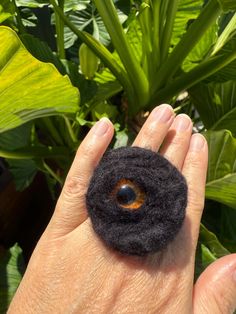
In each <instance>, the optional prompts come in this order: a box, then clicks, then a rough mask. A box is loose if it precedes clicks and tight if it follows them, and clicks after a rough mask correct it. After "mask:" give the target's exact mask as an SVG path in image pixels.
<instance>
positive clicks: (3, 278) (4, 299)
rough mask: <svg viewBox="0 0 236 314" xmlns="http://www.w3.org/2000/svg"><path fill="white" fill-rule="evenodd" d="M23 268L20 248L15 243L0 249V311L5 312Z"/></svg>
mask: <svg viewBox="0 0 236 314" xmlns="http://www.w3.org/2000/svg"><path fill="white" fill-rule="evenodd" d="M24 269H25V265H24V261H23V256H22V250H21V248H20V247H19V246H18V245H17V244H15V245H14V246H13V247H12V248H10V249H9V250H7V251H3V250H1V251H0V300H1V302H0V313H6V312H7V309H8V306H9V304H10V302H11V300H12V297H13V296H14V294H15V292H16V289H17V287H18V285H19V283H20V281H21V279H22V275H23V272H24Z"/></svg>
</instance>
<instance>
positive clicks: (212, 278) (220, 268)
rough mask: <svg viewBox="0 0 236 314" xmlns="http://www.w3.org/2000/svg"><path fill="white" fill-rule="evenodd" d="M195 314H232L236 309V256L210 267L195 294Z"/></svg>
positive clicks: (199, 281) (195, 288)
mask: <svg viewBox="0 0 236 314" xmlns="http://www.w3.org/2000/svg"><path fill="white" fill-rule="evenodd" d="M193 308H194V311H193V312H194V314H208V313H209V314H212V313H214V314H218V313H219V314H221V313H224V314H231V313H233V312H234V311H235V309H236V254H231V255H227V256H224V257H222V258H220V259H219V260H217V261H216V262H214V263H213V264H211V265H210V266H208V268H207V269H206V270H205V271H204V272H203V273H202V274H201V276H200V277H199V278H198V280H197V282H196V284H195V287H194V294H193Z"/></svg>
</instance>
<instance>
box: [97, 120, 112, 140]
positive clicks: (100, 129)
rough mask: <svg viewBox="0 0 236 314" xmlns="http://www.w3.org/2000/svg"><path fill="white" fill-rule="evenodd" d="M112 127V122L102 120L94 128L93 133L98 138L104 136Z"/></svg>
mask: <svg viewBox="0 0 236 314" xmlns="http://www.w3.org/2000/svg"><path fill="white" fill-rule="evenodd" d="M109 127H110V120H109V119H107V118H105V117H104V118H101V119H100V120H99V121H98V122H97V123H96V124H95V125H94V127H93V132H94V134H95V135H97V136H102V135H104V134H105V133H106V132H107V131H108V129H109Z"/></svg>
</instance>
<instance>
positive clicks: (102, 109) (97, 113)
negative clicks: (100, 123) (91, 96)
mask: <svg viewBox="0 0 236 314" xmlns="http://www.w3.org/2000/svg"><path fill="white" fill-rule="evenodd" d="M91 113H92V119H93V121H96V120H99V119H101V118H102V117H107V118H109V119H111V120H112V119H113V120H114V119H115V118H116V116H117V114H118V110H117V108H116V106H114V105H111V104H109V103H107V102H106V101H105V102H104V101H103V102H101V103H98V104H97V105H96V106H95V107H94V108H93V109H92V111H91Z"/></svg>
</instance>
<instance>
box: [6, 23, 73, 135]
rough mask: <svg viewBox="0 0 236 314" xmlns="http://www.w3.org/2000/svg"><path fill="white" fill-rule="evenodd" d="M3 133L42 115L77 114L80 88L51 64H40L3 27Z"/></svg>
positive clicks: (16, 38)
mask: <svg viewBox="0 0 236 314" xmlns="http://www.w3.org/2000/svg"><path fill="white" fill-rule="evenodd" d="M0 38H1V42H0V132H4V131H6V130H9V129H12V128H15V127H17V126H19V125H21V124H23V123H25V122H27V121H30V120H32V119H36V118H39V117H43V116H49V115H56V114H62V113H64V114H66V113H68V114H69V113H70V114H71V113H76V111H77V110H78V103H79V92H78V89H77V88H75V87H73V86H72V85H71V82H70V80H69V79H68V77H67V76H62V75H61V74H59V72H58V71H57V70H56V68H55V67H54V66H53V65H52V64H46V63H42V62H39V61H38V60H37V59H35V58H34V57H32V56H31V55H30V53H29V52H28V51H27V50H26V49H25V47H24V46H23V44H22V43H21V41H20V40H19V38H18V36H17V35H16V33H15V32H14V31H13V30H12V29H10V28H7V27H0Z"/></svg>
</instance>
